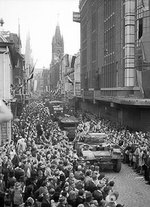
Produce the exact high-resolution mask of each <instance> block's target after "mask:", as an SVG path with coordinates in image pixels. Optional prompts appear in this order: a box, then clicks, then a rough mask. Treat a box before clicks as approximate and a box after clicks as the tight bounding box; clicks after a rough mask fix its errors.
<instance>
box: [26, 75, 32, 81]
mask: <svg viewBox="0 0 150 207" xmlns="http://www.w3.org/2000/svg"><path fill="white" fill-rule="evenodd" d="M32 78H33V73H32V74H30V75H29V78H28V79H27V82H28V81H29V80H31V79H32Z"/></svg>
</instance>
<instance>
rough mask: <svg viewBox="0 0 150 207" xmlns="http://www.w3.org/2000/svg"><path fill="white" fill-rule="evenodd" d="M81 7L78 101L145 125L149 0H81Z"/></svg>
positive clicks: (149, 106) (149, 102)
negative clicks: (79, 98) (79, 97)
mask: <svg viewBox="0 0 150 207" xmlns="http://www.w3.org/2000/svg"><path fill="white" fill-rule="evenodd" d="M79 9H80V25H81V94H82V98H81V107H82V108H86V109H87V110H88V111H91V112H92V113H95V114H97V115H99V116H103V117H106V118H108V119H110V120H112V121H115V122H119V123H121V124H124V125H126V126H128V127H131V128H132V129H142V130H149V129H150V118H149V117H150V99H149V91H150V90H149V84H148V78H147V77H150V76H149V72H150V70H149V62H150V61H149V57H150V56H149V51H150V49H149V48H150V47H149V44H150V38H149V35H150V32H149V29H150V24H149V21H150V15H149V12H150V3H149V0H145V1H141V0H100V1H99V0H81V1H80V3H79ZM146 43H147V44H146ZM82 100H84V101H82Z"/></svg>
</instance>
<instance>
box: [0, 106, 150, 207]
mask: <svg viewBox="0 0 150 207" xmlns="http://www.w3.org/2000/svg"><path fill="white" fill-rule="evenodd" d="M5 109H6V108H5ZM9 115H10V114H9ZM89 131H92V132H102V133H106V134H107V135H108V138H109V140H110V142H112V143H115V144H118V145H120V148H121V149H122V154H123V162H124V163H127V164H128V165H129V166H131V167H133V169H134V170H136V171H137V172H138V173H140V174H141V175H143V176H144V178H145V180H146V181H148V183H150V143H149V135H148V134H147V133H143V132H141V131H139V132H137V131H136V132H133V131H130V130H128V129H127V128H125V127H121V126H119V125H115V124H113V123H112V122H110V121H108V120H105V119H100V118H98V119H94V120H93V119H91V118H89V116H87V117H86V116H84V118H83V117H82V118H81V116H80V123H79V125H78V127H77V129H76V136H81V135H82V134H87V133H88V132H89ZM12 135H13V137H12V140H10V141H7V142H6V143H5V145H3V146H2V147H1V148H0V153H1V157H0V206H1V207H29V206H31V207H121V206H122V205H121V204H119V203H118V202H117V199H118V197H119V193H118V192H117V191H116V190H115V189H116V188H117V186H115V182H114V180H109V179H108V177H107V176H105V174H104V173H103V172H101V171H100V168H99V166H97V165H90V163H89V162H86V163H85V162H84V161H82V159H80V157H78V155H77V153H76V151H75V150H74V149H73V144H72V143H71V142H69V140H68V137H67V133H66V132H65V131H62V130H60V128H59V126H58V123H57V122H53V121H52V120H51V118H50V114H49V111H48V109H47V108H46V107H45V106H44V104H43V103H41V102H33V103H31V104H30V105H28V106H26V107H25V108H24V109H23V111H22V114H21V116H20V117H19V118H18V119H17V120H13V125H12ZM114 186H115V188H114Z"/></svg>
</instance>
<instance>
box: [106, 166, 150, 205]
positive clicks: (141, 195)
mask: <svg viewBox="0 0 150 207" xmlns="http://www.w3.org/2000/svg"><path fill="white" fill-rule="evenodd" d="M106 175H107V176H108V177H109V178H110V179H112V178H113V179H114V181H115V189H116V190H117V191H118V192H119V198H118V203H121V204H124V206H125V207H149V206H150V185H147V184H146V182H145V180H144V178H143V176H140V175H138V174H137V173H136V172H134V171H133V170H132V168H131V167H129V166H128V165H126V164H122V170H121V171H120V173H118V174H117V173H113V172H112V171H109V172H107V173H106Z"/></svg>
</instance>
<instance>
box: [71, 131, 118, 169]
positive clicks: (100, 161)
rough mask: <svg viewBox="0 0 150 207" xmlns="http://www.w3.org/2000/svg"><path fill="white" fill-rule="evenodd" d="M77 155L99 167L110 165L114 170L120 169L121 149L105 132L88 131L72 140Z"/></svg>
mask: <svg viewBox="0 0 150 207" xmlns="http://www.w3.org/2000/svg"><path fill="white" fill-rule="evenodd" d="M74 148H75V149H76V151H77V155H78V156H79V157H82V159H83V160H84V161H89V162H90V163H91V164H94V165H95V164H96V165H98V166H99V167H100V169H104V168H107V167H110V166H112V167H113V170H114V171H115V172H120V170H121V150H120V147H119V146H118V145H116V144H113V143H111V142H110V141H109V138H108V135H107V134H105V133H88V134H87V135H84V136H81V137H80V136H79V137H78V139H75V140H74Z"/></svg>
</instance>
